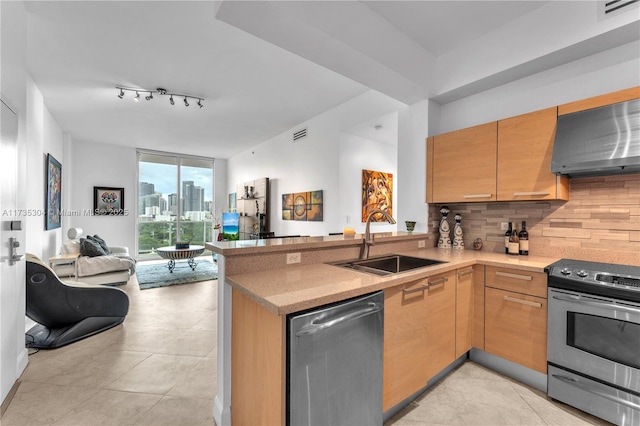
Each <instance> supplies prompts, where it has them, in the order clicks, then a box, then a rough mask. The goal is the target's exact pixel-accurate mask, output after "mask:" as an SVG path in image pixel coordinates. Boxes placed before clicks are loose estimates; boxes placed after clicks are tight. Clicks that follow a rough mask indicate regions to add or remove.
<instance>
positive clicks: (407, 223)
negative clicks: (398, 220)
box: [404, 220, 416, 232]
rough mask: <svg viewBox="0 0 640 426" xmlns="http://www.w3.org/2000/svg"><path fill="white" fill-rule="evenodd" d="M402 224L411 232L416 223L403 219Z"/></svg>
mask: <svg viewBox="0 0 640 426" xmlns="http://www.w3.org/2000/svg"><path fill="white" fill-rule="evenodd" d="M404 224H405V226H406V227H407V232H413V230H414V229H416V223H415V222H414V221H413V220H405V222H404Z"/></svg>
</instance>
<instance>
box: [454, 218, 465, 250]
mask: <svg viewBox="0 0 640 426" xmlns="http://www.w3.org/2000/svg"><path fill="white" fill-rule="evenodd" d="M453 218H454V219H455V220H456V224H455V225H454V226H453V248H454V249H459V250H464V240H463V239H462V225H461V224H460V222H461V221H462V216H460V215H459V214H457V213H456V215H455V216H454V217H453Z"/></svg>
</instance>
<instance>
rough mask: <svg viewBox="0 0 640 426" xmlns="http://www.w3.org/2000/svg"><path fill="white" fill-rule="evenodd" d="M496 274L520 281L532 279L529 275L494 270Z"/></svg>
mask: <svg viewBox="0 0 640 426" xmlns="http://www.w3.org/2000/svg"><path fill="white" fill-rule="evenodd" d="M496 275H497V276H499V277H506V278H513V279H516V280H522V281H531V280H533V277H532V276H531V275H519V274H510V273H508V272H500V271H496Z"/></svg>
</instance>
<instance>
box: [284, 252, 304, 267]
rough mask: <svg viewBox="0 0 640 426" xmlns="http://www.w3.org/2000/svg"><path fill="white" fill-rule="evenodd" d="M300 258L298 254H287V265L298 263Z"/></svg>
mask: <svg viewBox="0 0 640 426" xmlns="http://www.w3.org/2000/svg"><path fill="white" fill-rule="evenodd" d="M301 257H302V256H301V255H300V253H287V265H291V264H292V263H300V260H301Z"/></svg>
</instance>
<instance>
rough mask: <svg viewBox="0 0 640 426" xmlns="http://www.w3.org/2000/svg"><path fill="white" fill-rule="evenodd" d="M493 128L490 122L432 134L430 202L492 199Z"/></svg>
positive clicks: (493, 176)
mask: <svg viewBox="0 0 640 426" xmlns="http://www.w3.org/2000/svg"><path fill="white" fill-rule="evenodd" d="M497 128H498V127H497V123H496V122H493V123H487V124H482V125H480V126H474V127H469V128H466V129H461V130H456V131H454V132H450V133H445V134H442V135H438V136H435V137H433V139H432V145H433V146H432V147H430V146H428V147H427V153H430V152H431V153H432V155H431V160H428V164H430V165H431V167H432V171H428V172H427V176H430V175H431V181H430V182H427V187H429V185H431V194H432V195H431V197H432V200H431V202H434V203H449V202H472V201H495V200H496V160H497V157H496V150H497ZM427 143H429V141H427Z"/></svg>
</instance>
